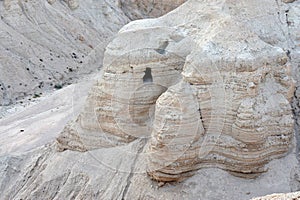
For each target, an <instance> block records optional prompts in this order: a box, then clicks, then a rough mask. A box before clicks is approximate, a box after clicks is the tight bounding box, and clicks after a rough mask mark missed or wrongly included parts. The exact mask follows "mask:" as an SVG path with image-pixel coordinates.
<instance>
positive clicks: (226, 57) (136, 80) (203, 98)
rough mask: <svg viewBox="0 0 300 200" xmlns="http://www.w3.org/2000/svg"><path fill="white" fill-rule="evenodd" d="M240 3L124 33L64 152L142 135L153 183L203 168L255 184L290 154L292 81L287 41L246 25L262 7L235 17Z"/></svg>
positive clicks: (189, 8)
mask: <svg viewBox="0 0 300 200" xmlns="http://www.w3.org/2000/svg"><path fill="white" fill-rule="evenodd" d="M244 3H246V2H239V3H238V4H235V3H234V2H232V1H217V0H216V1H201V2H199V1H196V0H190V1H188V2H187V3H185V4H183V5H182V6H180V7H179V8H178V9H176V10H175V11H173V12H171V13H169V14H167V15H165V16H163V17H161V18H158V19H149V20H143V21H136V22H132V23H130V24H129V25H127V26H125V27H124V28H123V29H122V30H121V31H120V32H119V35H118V37H117V38H116V39H115V40H114V41H113V42H112V43H111V44H110V45H109V46H108V47H107V50H106V53H105V58H104V69H103V75H102V80H101V81H100V82H99V83H97V84H96V85H95V86H94V88H93V89H92V91H91V94H90V96H89V98H88V101H87V104H86V108H85V109H84V111H83V112H82V113H81V115H80V116H79V118H78V119H77V120H76V122H75V123H71V125H70V126H71V127H72V128H68V127H67V128H66V129H65V130H64V132H63V133H62V135H61V136H60V137H59V138H58V147H59V148H60V150H64V149H79V150H82V151H86V150H91V149H97V148H102V147H107V146H118V145H121V144H126V143H128V142H131V141H133V140H135V139H136V138H140V137H148V138H149V140H148V148H146V149H147V150H145V154H147V156H146V157H147V158H148V170H147V171H148V174H149V175H150V176H151V177H152V178H153V179H155V180H158V181H179V180H182V179H183V178H185V177H188V176H191V175H192V174H193V173H194V172H195V170H197V169H200V168H204V167H219V168H222V169H225V170H228V171H229V172H231V173H232V174H234V175H237V176H242V177H249V178H252V177H256V176H257V175H259V174H260V173H262V172H264V171H265V170H266V169H265V168H264V166H265V164H267V163H268V162H269V161H271V160H272V159H274V158H278V157H281V156H283V155H285V154H287V153H288V151H289V149H290V148H291V144H292V140H293V125H294V121H293V117H292V110H291V106H290V101H291V99H292V97H293V94H294V88H295V82H294V81H293V79H292V74H291V71H292V63H291V62H290V58H289V55H288V54H287V51H286V47H287V46H285V45H286V44H285V43H283V42H282V38H284V37H285V36H284V35H282V34H280V33H276V34H275V35H274V33H273V30H271V29H272V28H273V27H272V28H270V27H268V26H267V27H264V26H265V25H263V24H262V22H259V21H255V20H254V21H255V23H254V22H253V21H251V22H249V21H247V20H248V19H249V17H250V16H255V15H257V14H258V13H259V12H260V11H261V9H263V8H260V9H254V10H252V9H251V7H252V6H253V7H255V5H257V4H255V3H253V2H252V3H251V4H250V5H248V6H249V7H250V8H249V10H242V11H241V8H242V7H243V5H244ZM257 3H259V2H257ZM263 4H264V6H266V7H267V6H268V9H269V10H273V9H274V7H275V6H276V5H275V4H273V3H271V2H270V1H267V0H266V1H264V3H263ZM265 9H267V8H265ZM182 16H185V17H182ZM267 17H269V18H267ZM264 20H265V21H267V22H268V23H270V24H272V23H276V21H274V22H270V21H272V20H276V19H275V18H273V16H266V19H264ZM258 27H259V28H260V29H258ZM275 29H277V27H276V28H275ZM262 30H263V31H262ZM262 32H263V34H262ZM271 39H272V41H271ZM70 131H71V132H72V134H71V135H72V137H70V134H69V133H70ZM74 141H75V142H77V143H78V145H77V146H76V147H75V146H74V145H72V143H74ZM79 143H80V144H79Z"/></svg>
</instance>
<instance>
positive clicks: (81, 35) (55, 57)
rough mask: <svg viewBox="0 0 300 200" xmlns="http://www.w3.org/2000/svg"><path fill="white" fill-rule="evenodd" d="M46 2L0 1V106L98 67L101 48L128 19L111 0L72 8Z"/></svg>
mask: <svg viewBox="0 0 300 200" xmlns="http://www.w3.org/2000/svg"><path fill="white" fill-rule="evenodd" d="M67 2H68V4H69V6H71V7H72V8H75V7H77V6H76V3H75V2H77V1H74V0H70V1H67ZM50 3H53V4H52V5H51V4H49V3H47V1H46V0H34V1H18V0H9V1H4V2H2V1H0V13H1V14H0V16H1V18H0V27H1V28H0V52H1V56H0V72H1V73H0V106H3V105H8V104H11V103H15V102H17V103H22V102H25V101H27V100H28V99H33V97H38V96H41V93H44V91H46V90H52V89H54V88H60V87H62V86H65V85H68V84H71V83H74V82H76V81H77V80H78V79H79V78H80V77H82V76H83V75H85V74H90V73H92V72H96V71H98V70H99V69H100V67H101V66H102V61H103V52H104V48H105V47H106V45H107V44H108V42H109V41H110V40H111V39H112V38H113V36H114V35H115V33H117V31H118V30H119V29H120V28H121V27H122V26H123V25H125V24H126V23H128V22H129V19H128V18H127V17H126V16H125V15H124V13H123V11H122V10H121V9H120V8H118V6H117V4H116V3H115V2H114V1H113V0H111V1H82V2H80V6H79V7H78V8H77V9H76V10H74V11H72V10H71V9H69V8H68V6H67V5H66V3H65V2H64V1H56V2H55V3H54V1H50ZM12 77H13V78H12ZM24 97H26V99H24Z"/></svg>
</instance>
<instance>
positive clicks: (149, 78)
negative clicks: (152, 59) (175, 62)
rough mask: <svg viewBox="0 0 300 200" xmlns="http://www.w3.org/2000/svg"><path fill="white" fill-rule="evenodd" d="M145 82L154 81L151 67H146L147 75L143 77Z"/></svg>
mask: <svg viewBox="0 0 300 200" xmlns="http://www.w3.org/2000/svg"><path fill="white" fill-rule="evenodd" d="M143 82H144V83H152V82H153V77H152V73H151V68H149V67H147V68H146V71H145V75H144V77H143Z"/></svg>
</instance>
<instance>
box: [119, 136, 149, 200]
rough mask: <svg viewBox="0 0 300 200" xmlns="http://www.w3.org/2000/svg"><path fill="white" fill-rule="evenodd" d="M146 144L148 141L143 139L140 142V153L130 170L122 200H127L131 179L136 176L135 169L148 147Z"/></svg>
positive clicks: (138, 152)
mask: <svg viewBox="0 0 300 200" xmlns="http://www.w3.org/2000/svg"><path fill="white" fill-rule="evenodd" d="M146 143H147V139H145V138H143V139H140V141H139V147H138V151H137V153H136V156H135V158H134V161H133V164H132V166H131V170H130V173H129V175H128V177H127V180H126V182H127V183H126V186H125V188H124V190H123V192H122V195H121V199H122V200H125V199H126V195H127V193H128V190H129V187H130V185H131V179H132V177H133V175H134V169H135V168H136V164H137V161H138V158H139V157H140V154H141V153H142V152H143V151H144V148H145V146H146Z"/></svg>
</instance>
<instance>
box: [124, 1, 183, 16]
mask: <svg viewBox="0 0 300 200" xmlns="http://www.w3.org/2000/svg"><path fill="white" fill-rule="evenodd" d="M184 2H186V0H172V1H170V0H154V1H147V0H119V6H120V8H121V9H122V10H123V11H124V13H125V14H126V16H128V17H129V18H130V19H132V20H135V19H142V18H145V17H146V16H147V17H160V16H162V15H164V14H166V13H168V12H170V11H171V10H174V9H175V8H177V7H178V6H180V5H181V4H183V3H184Z"/></svg>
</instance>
